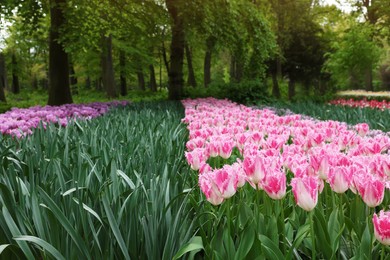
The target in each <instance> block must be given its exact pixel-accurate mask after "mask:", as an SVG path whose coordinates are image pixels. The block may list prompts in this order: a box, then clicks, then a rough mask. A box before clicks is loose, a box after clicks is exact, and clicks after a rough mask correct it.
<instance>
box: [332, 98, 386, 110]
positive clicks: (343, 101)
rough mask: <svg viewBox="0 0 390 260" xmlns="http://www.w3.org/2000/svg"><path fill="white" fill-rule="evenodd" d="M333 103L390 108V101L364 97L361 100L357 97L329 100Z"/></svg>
mask: <svg viewBox="0 0 390 260" xmlns="http://www.w3.org/2000/svg"><path fill="white" fill-rule="evenodd" d="M329 104H331V105H339V106H349V107H362V108H363V107H369V108H375V109H381V110H384V109H390V101H386V100H382V101H378V100H368V99H366V98H363V99H361V100H355V99H352V98H350V99H335V100H332V101H330V102H329Z"/></svg>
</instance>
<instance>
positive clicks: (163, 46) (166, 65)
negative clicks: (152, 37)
mask: <svg viewBox="0 0 390 260" xmlns="http://www.w3.org/2000/svg"><path fill="white" fill-rule="evenodd" d="M161 55H162V57H163V60H164V65H165V69H166V71H167V74H169V61H168V57H167V50H166V49H165V44H164V42H162V46H161Z"/></svg>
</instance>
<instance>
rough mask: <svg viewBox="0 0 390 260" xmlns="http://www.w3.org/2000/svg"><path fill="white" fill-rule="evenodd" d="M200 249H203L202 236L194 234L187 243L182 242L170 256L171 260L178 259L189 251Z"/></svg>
mask: <svg viewBox="0 0 390 260" xmlns="http://www.w3.org/2000/svg"><path fill="white" fill-rule="evenodd" d="M202 249H204V247H203V241H202V238H201V237H200V236H195V237H193V238H192V239H191V240H190V241H189V242H188V243H186V244H184V245H183V246H182V247H181V248H180V249H179V251H178V252H177V253H176V255H175V256H174V257H173V258H172V260H176V259H179V258H180V257H182V256H183V255H184V254H186V253H189V252H199V251H200V250H202Z"/></svg>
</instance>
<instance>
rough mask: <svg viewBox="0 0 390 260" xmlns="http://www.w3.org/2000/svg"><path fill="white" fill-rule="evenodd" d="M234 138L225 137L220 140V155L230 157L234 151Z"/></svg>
mask: <svg viewBox="0 0 390 260" xmlns="http://www.w3.org/2000/svg"><path fill="white" fill-rule="evenodd" d="M233 146H234V143H233V139H228V138H224V139H222V141H221V142H220V146H219V156H221V157H222V158H224V159H228V158H229V157H230V155H231V154H232V151H233Z"/></svg>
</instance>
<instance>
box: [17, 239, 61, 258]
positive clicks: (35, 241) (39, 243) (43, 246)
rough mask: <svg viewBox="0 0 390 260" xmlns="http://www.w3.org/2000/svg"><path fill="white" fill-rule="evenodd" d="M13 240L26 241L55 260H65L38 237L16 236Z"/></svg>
mask: <svg viewBox="0 0 390 260" xmlns="http://www.w3.org/2000/svg"><path fill="white" fill-rule="evenodd" d="M14 239H15V240H17V241H18V240H19V241H28V242H31V243H34V244H37V245H39V246H40V247H42V248H43V249H44V250H46V251H48V252H49V253H50V254H51V255H52V256H54V257H55V258H56V259H61V260H65V259H66V258H65V257H64V256H63V255H62V254H61V253H60V252H59V251H58V250H57V249H55V248H54V247H53V246H52V245H50V244H49V243H47V242H46V241H45V240H43V239H40V238H39V237H35V236H17V237H14Z"/></svg>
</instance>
